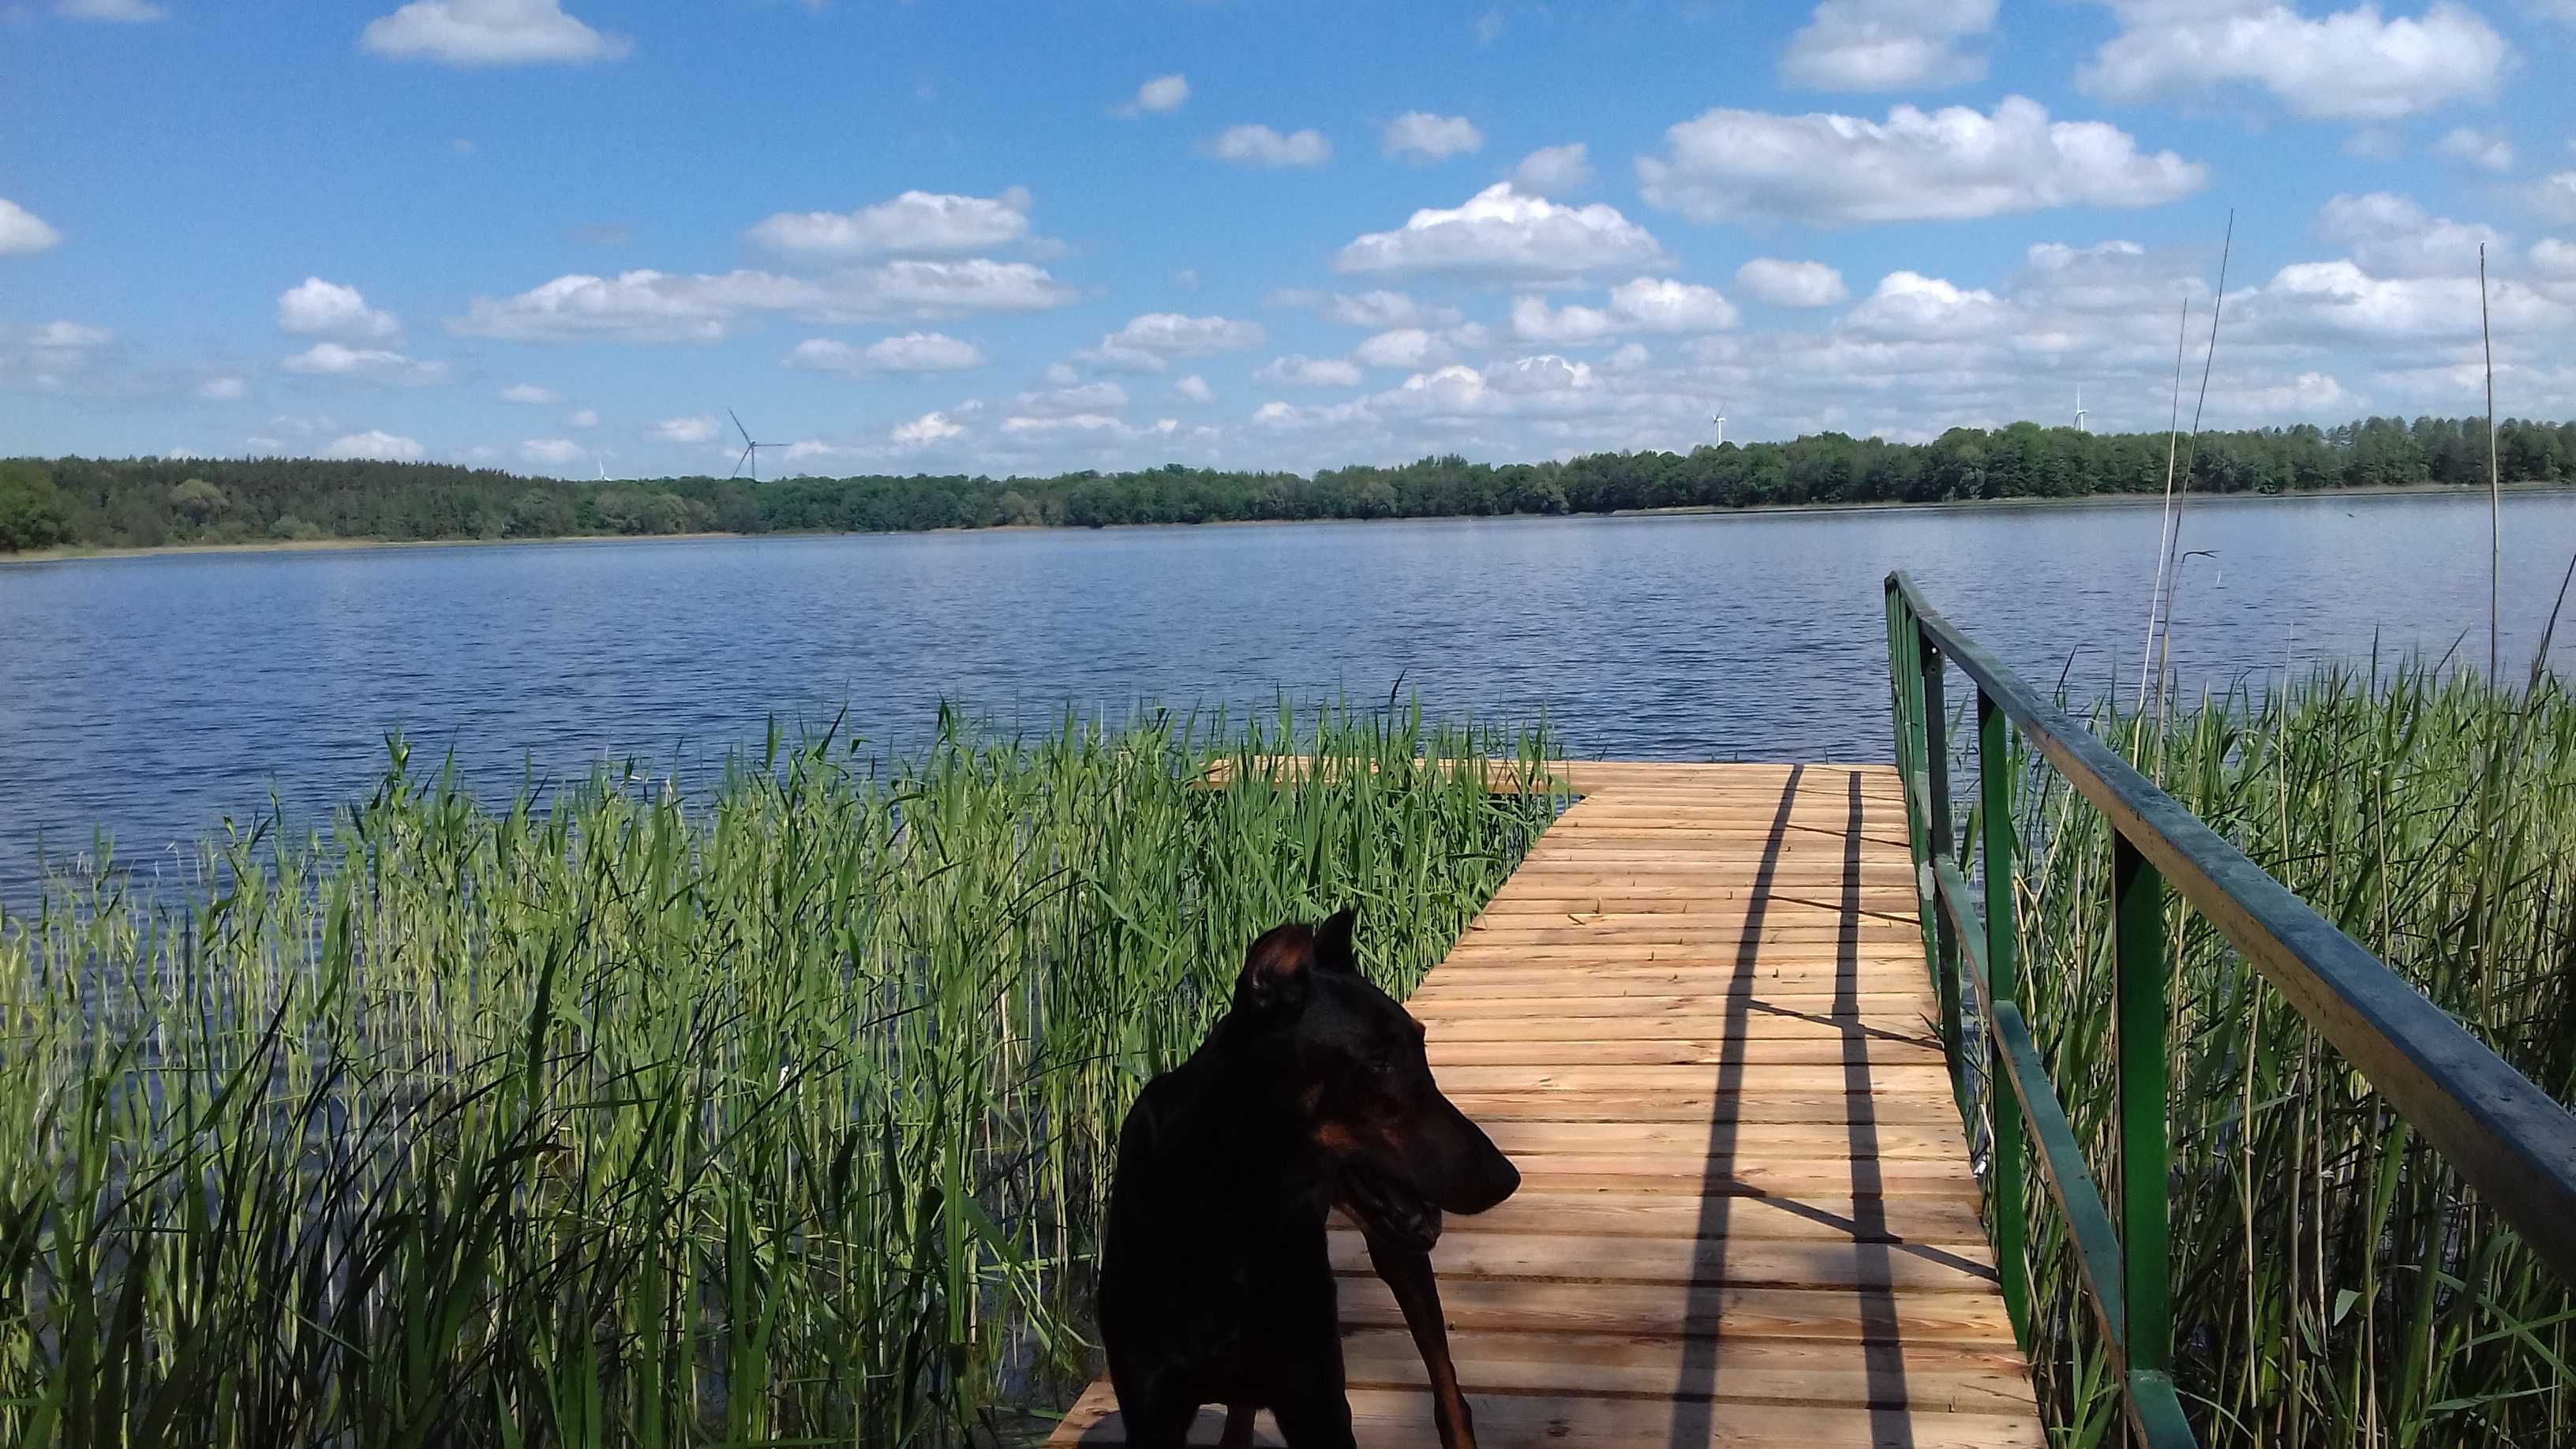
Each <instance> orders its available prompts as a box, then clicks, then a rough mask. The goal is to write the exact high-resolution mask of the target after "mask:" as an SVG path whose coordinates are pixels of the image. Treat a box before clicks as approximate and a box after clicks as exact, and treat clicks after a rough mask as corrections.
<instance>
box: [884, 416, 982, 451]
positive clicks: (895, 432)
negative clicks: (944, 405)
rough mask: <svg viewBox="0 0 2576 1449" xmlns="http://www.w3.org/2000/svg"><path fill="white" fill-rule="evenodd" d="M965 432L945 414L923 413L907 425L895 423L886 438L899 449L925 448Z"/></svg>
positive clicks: (963, 426)
mask: <svg viewBox="0 0 2576 1449" xmlns="http://www.w3.org/2000/svg"><path fill="white" fill-rule="evenodd" d="M965 431H966V427H965V425H964V424H962V423H958V422H955V421H952V420H951V419H950V418H949V416H948V414H946V413H923V414H922V415H921V416H920V417H917V418H914V419H913V420H912V421H911V422H908V423H897V424H895V425H894V427H893V428H892V429H890V430H888V431H887V433H886V438H887V440H888V441H889V442H892V443H893V444H894V445H895V446H897V447H901V448H925V447H928V446H929V445H931V444H932V443H943V442H946V441H947V440H949V439H950V438H954V437H956V436H958V435H959V434H961V433H964V432H965Z"/></svg>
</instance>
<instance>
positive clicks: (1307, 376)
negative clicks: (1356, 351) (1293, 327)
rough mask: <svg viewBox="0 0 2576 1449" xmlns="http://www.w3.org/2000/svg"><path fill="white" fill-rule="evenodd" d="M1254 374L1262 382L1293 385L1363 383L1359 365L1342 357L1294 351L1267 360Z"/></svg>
mask: <svg viewBox="0 0 2576 1449" xmlns="http://www.w3.org/2000/svg"><path fill="white" fill-rule="evenodd" d="M1252 375H1253V377H1254V378H1255V379H1256V380H1258V381H1261V382H1275V383H1281V384H1284V385H1286V386H1289V387H1357V386H1359V385H1360V368H1359V364H1358V363H1356V362H1352V361H1350V360H1349V359H1347V358H1341V357H1307V356H1305V355H1303V354H1302V353H1290V354H1288V355H1287V356H1285V357H1274V358H1272V359H1270V360H1269V361H1268V362H1266V363H1263V364H1262V365H1261V367H1260V368H1259V369H1258V370H1256V371H1255V372H1254V373H1253V374H1252Z"/></svg>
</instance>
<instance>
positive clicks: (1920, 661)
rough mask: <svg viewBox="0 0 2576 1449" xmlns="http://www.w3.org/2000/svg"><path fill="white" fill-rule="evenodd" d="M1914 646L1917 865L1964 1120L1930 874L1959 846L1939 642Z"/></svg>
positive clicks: (1945, 918) (1950, 990)
mask: <svg viewBox="0 0 2576 1449" xmlns="http://www.w3.org/2000/svg"><path fill="white" fill-rule="evenodd" d="M1914 649H1915V659H1916V661H1917V665H1918V669H1919V672H1918V674H1917V676H1916V677H1917V678H1918V679H1919V680H1920V681H1921V684H1920V688H1921V690H1922V694H1921V696H1920V702H1921V708H1922V710H1923V735H1922V743H1923V794H1924V801H1923V814H1924V817H1925V818H1924V828H1925V829H1926V830H1927V831H1928V832H1929V833H1930V835H1931V842H1930V849H1929V851H1928V852H1927V853H1926V854H1925V856H1924V862H1923V871H1922V877H1923V909H1924V911H1925V912H1926V913H1927V914H1928V915H1930V916H1931V918H1932V980H1933V984H1934V986H1935V987H1936V988H1937V989H1938V990H1939V992H1940V994H1941V1050H1942V1055H1943V1056H1944V1057H1946V1058H1947V1059H1948V1061H1949V1064H1950V1094H1951V1095H1952V1096H1954V1097H1956V1098H1957V1099H1958V1101H1959V1115H1960V1118H1961V1120H1962V1122H1963V1124H1964V1121H1965V1119H1966V1117H1967V1112H1968V1088H1967V1080H1968V1078H1967V1068H1966V1066H1965V1065H1964V1063H1963V1062H1962V1061H1961V1058H1960V1053H1961V1052H1962V1051H1963V1050H1964V1049H1965V1048H1964V1047H1963V1045H1962V1044H1961V1042H1960V1040H1959V936H1958V931H1957V928H1956V927H1954V926H1952V925H1951V924H1950V913H1949V912H1947V911H1945V910H1942V909H1941V898H1940V886H1939V885H1938V884H1937V883H1936V882H1935V880H1934V878H1933V875H1932V866H1933V864H1934V862H1936V861H1939V860H1941V859H1943V858H1945V857H1946V858H1951V859H1955V858H1956V857H1957V852H1958V849H1959V837H1958V836H1957V835H1955V834H1953V833H1951V829H1950V742H1949V727H1950V722H1949V711H1948V710H1947V709H1946V708H1945V707H1944V705H1943V703H1942V698H1941V692H1942V671H1941V646H1940V645H1938V644H1935V643H1934V642H1932V640H1931V639H1930V638H1928V637H1926V636H1925V635H1924V633H1923V631H1922V630H1921V629H1920V628H1917V629H1916V630H1915V631H1914Z"/></svg>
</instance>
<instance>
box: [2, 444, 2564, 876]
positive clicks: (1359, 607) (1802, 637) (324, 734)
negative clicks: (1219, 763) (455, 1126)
mask: <svg viewBox="0 0 2576 1449" xmlns="http://www.w3.org/2000/svg"><path fill="white" fill-rule="evenodd" d="M2155 540H2156V508H2155V505H2153V504H2152V503H2150V504H2145V505H2131V504H2119V505H2107V506H2103V505H2096V506H2077V507H2023V508H1986V509H1957V510H1919V509H1918V510H1888V511H1870V512H1852V513H1783V514H1763V515H1702V516H1686V517H1657V518H1621V519H1513V520H1499V521H1450V522H1432V523H1372V524H1351V523H1331V524H1313V525H1298V526H1282V527H1226V528H1198V529H1190V528H1156V529H1128V530H1111V531H1106V532H1014V533H986V534H941V535H930V536H909V537H863V538H771V539H741V540H713V541H687V542H668V543H656V542H618V543H574V544H540V545H495V546H469V547H451V548H428V549H373V550H366V549H353V550H346V551H326V552H306V553H273V554H229V555H212V554H199V555H169V556H163V557H151V558H133V559H103V560H93V561H82V562H68V563H53V564H36V565H21V566H10V567H0V899H6V900H8V901H11V902H15V903H23V902H24V901H25V900H26V897H27V884H28V882H29V881H30V880H31V879H32V878H33V873H34V870H35V860H36V858H37V850H38V846H39V842H41V843H42V846H43V849H44V851H45V852H46V853H47V854H49V855H50V854H58V853H61V852H63V851H66V850H76V849H82V848H85V847H86V846H87V844H88V842H89V840H90V832H91V829H92V827H94V826H97V827H104V828H106V829H108V830H110V831H112V832H113V834H114V836H115V839H116V840H117V842H118V846H119V851H120V853H121V854H122V855H124V856H126V857H128V858H131V859H135V860H137V862H138V864H140V863H145V862H149V861H150V860H152V859H154V858H155V857H156V856H160V855H161V853H163V852H166V850H167V849H168V846H169V843H170V842H172V841H174V840H179V839H183V838H192V837H195V836H197V835H199V834H201V833H202V832H204V831H205V830H207V829H208V828H209V827H211V826H213V825H214V824H215V822H216V821H217V820H219V819H220V818H222V817H224V816H226V815H230V816H232V817H234V818H236V819H245V820H246V819H248V818H249V817H250V815H251V814H253V813H254V812H256V811H257V810H259V809H260V808H262V807H263V806H264V805H265V803H266V802H267V801H268V799H269V798H270V795H271V793H272V792H274V794H275V795H276V796H277V798H279V799H280V800H282V801H284V802H285V803H286V804H287V805H288V806H289V808H290V810H292V811H294V812H297V813H298V814H299V815H300V816H302V817H303V818H308V819H309V818H314V814H315V812H317V811H319V810H324V809H327V808H328V806H329V805H330V804H331V803H332V802H335V801H338V800H341V799H345V798H349V797H352V796H355V795H362V794H363V793H364V792H365V790H366V788H367V786H368V784H369V783H370V781H371V779H372V777H373V775H374V774H375V772H376V771H377V770H378V769H379V768H380V767H381V765H382V764H383V761H384V749H383V738H384V735H385V734H386V732H387V731H389V730H393V729H396V728H400V729H402V730H403V731H405V732H406V733H407V734H408V735H410V736H411V737H412V738H413V739H414V740H415V741H416V742H417V746H418V755H419V756H427V757H433V758H434V757H436V756H438V755H441V754H444V753H446V752H447V751H449V750H453V751H454V753H455V755H456V757H457V759H458V761H459V763H460V764H461V766H462V767H463V768H464V770H465V772H466V774H467V777H468V779H469V780H471V781H473V782H474V783H475V784H476V786H477V788H478V789H481V790H483V791H484V792H486V793H487V794H488V795H490V796H491V797H493V798H500V797H501V796H504V795H506V794H507V792H509V791H510V790H512V789H514V788H515V787H517V786H518V784H519V783H520V782H521V781H522V780H525V779H528V778H530V777H531V776H533V777H535V778H537V779H540V780H544V779H560V778H563V777H566V776H571V775H578V774H580V773H581V772H582V771H584V770H585V769H586V768H587V767H588V766H589V765H590V764H591V763H592V762H595V761H597V760H600V759H601V758H603V757H616V758H629V757H631V758H635V759H637V760H639V761H641V762H643V763H645V764H647V765H650V766H653V767H655V768H657V769H666V770H667V769H670V768H675V767H677V768H683V769H686V768H692V767H694V766H697V765H702V764H704V763H705V762H708V761H712V760H715V759H718V758H720V757H721V755H722V754H723V752H724V751H725V750H726V749H727V748H728V747H730V746H733V745H737V744H741V743H745V742H756V741H757V740H758V738H759V736H760V734H761V732H762V730H763V728H764V726H765V724H766V722H767V721H768V719H769V718H770V717H771V716H773V715H776V716H779V717H781V718H783V719H784V720H786V721H787V722H788V723H790V724H791V725H793V724H795V723H798V722H806V721H825V720H829V719H830V718H831V717H832V716H833V715H835V714H836V713H838V712H840V711H841V710H842V709H843V708H844V707H846V708H847V711H848V721H849V726H850V727H851V728H854V729H856V730H858V731H859V732H861V733H862V734H864V735H865V736H867V737H868V738H869V739H871V740H873V741H878V742H883V743H885V744H888V745H894V746H901V745H903V744H905V743H909V742H917V741H919V740H920V739H921V738H922V737H923V736H924V735H925V734H926V733H927V731H928V730H929V729H930V727H931V726H932V724H933V722H934V720H935V717H936V710H937V705H938V702H939V701H940V700H941V699H943V698H945V699H949V700H953V701H956V702H958V703H959V704H961V705H963V706H965V707H967V708H968V709H970V710H972V711H975V712H978V713H981V714H984V715H986V716H989V717H990V718H992V719H994V720H996V721H998V722H1000V723H1002V724H1004V725H1013V724H1025V725H1026V726H1028V727H1030V728H1031V729H1033V730H1042V729H1044V728H1046V727H1048V725H1049V724H1050V723H1051V722H1052V721H1053V720H1054V719H1055V718H1056V717H1057V716H1058V715H1059V713H1060V712H1061V711H1062V710H1063V709H1064V708H1065V707H1066V706H1067V705H1071V706H1072V707H1074V708H1076V709H1078V710H1081V711H1084V712H1087V713H1105V714H1110V715H1124V714H1126V713H1127V712H1128V711H1129V710H1130V709H1132V708H1133V707H1134V706H1136V705H1137V704H1138V703H1139V702H1142V701H1154V702H1160V703H1165V704H1172V705H1192V704H1200V705H1205V704H1216V703H1224V704H1227V705H1229V706H1231V707H1233V708H1235V709H1237V710H1240V709H1242V708H1243V707H1246V706H1253V707H1266V706H1268V705H1269V704H1270V703H1271V702H1272V701H1274V700H1275V699H1277V698H1278V697H1279V696H1280V695H1282V694H1283V693H1284V694H1285V695H1286V696H1287V697H1288V698H1290V699H1293V700H1297V701H1313V700H1316V699H1319V698H1331V697H1336V696H1341V695H1347V696H1348V697H1349V698H1350V699H1352V700H1353V701H1356V702H1363V703H1367V702H1376V701H1381V700H1383V699H1385V698H1386V696H1387V692H1388V690H1389V689H1390V688H1391V687H1393V686H1394V685H1395V684H1396V682H1397V681H1398V680H1399V679H1401V680H1402V681H1403V685H1404V687H1405V689H1406V690H1408V691H1419V692H1420V694H1421V696H1422V699H1423V701H1424V704H1425V706H1426V708H1427V709H1428V710H1429V711H1430V712H1432V713H1433V714H1436V715H1446V716H1453V717H1454V716H1461V715H1469V714H1472V715H1475V716H1477V717H1479V718H1490V719H1498V720H1506V721H1512V720H1521V719H1528V718H1535V717H1537V716H1538V715H1540V714H1542V713H1544V714H1545V715H1546V717H1547V718H1548V719H1550V720H1551V721H1552V722H1553V723H1554V724H1555V725H1556V727H1557V728H1558V729H1559V731H1560V732H1561V733H1562V735H1563V737H1564V738H1565V740H1566V742H1567V743H1568V745H1569V746H1570V747H1572V748H1573V749H1574V750H1576V751H1578V752H1580V753H1585V754H1603V755H1611V756H1623V755H1624V756H1639V757H1662V758H1705V759H1735V758H1746V759H1778V758H1805V759H1881V758H1886V757H1887V756H1888V755H1889V753H1890V747H1889V743H1888V721H1887V701H1886V663H1885V645H1884V639H1885V634H1884V628H1883V624H1882V613H1881V596H1880V580H1881V578H1882V577H1883V576H1884V575H1885V574H1886V572H1887V571H1888V570H1889V569H1890V568H1893V567H1900V566H1901V567H1904V568H1907V569H1910V570H1912V571H1913V573H1914V575H1915V577H1916V578H1917V579H1918V580H1919V581H1920V582H1921V583H1922V585H1923V586H1924V588H1925V590H1926V591H1927V593H1928V595H1929V597H1930V598H1931V600H1932V601H1933V603H1934V605H1935V606H1936V607H1938V608H1940V609H1941V610H1942V611H1943V612H1944V613H1946V614H1948V615H1949V617H1950V618H1951V619H1952V620H1953V621H1955V622H1957V623H1959V624H1961V625H1962V626H1964V627H1966V628H1967V629H1969V631H1970V632H1971V633H1973V634H1974V635H1975V636H1976V637H1978V638H1979V639H1981V640H1982V641H1984V642H1985V643H1986V644H1987V645H1988V647H1989V648H1991V649H1993V650H1994V651H1995V652H1996V653H1997V654H1999V655H2000V656H2002V657H2003V659H2004V660H2005V661H2006V662H2007V663H2010V664H2012V665H2014V666H2016V667H2017V668H2020V669H2021V670H2023V671H2024V672H2025V674H2026V675H2027V676H2028V677H2030V678H2032V679H2033V680H2034V681H2035V682H2038V683H2040V684H2042V685H2053V684H2054V683H2055V682H2056V681H2057V680H2058V679H2059V678H2060V677H2061V675H2063V676H2065V677H2066V678H2067V679H2068V681H2069V683H2070V686H2071V687H2072V688H2073V689H2075V690H2076V692H2077V693H2079V694H2098V693H2099V692H2100V691H2101V690H2102V689H2103V688H2105V687H2107V686H2109V685H2110V683H2111V682H2112V681H2114V680H2120V681H2124V682H2123V683H2122V684H2121V685H2120V688H2121V689H2122V691H2123V692H2124V694H2125V692H2127V691H2129V690H2132V689H2134V688H2135V686H2136V681H2137V668H2138V651H2139V648H2140V646H2141V643H2142V642H2143V635H2144V629H2145V608H2146V596H2147V587H2148V578H2149V575H2150V574H2151V573H2152V571H2153V566H2154V554H2155ZM2184 547H2185V548H2187V549H2192V550H2201V549H2208V550H2214V551H2215V556H2214V557H2198V558H2192V559H2190V560H2188V561H2187V563H2186V564H2185V566H2184V569H2183V572H2182V583H2181V593H2180V602H2179V606H2178V609H2177V612H2176V621H2175V629H2174V635H2175V638H2174V649H2175V655H2176V665H2177V668H2178V669H2179V671H2180V672H2181V673H2182V675H2183V676H2184V678H2185V679H2186V680H2187V681H2189V682H2190V684H2191V686H2192V687H2195V688H2196V687H2198V686H2199V685H2200V684H2202V683H2208V682H2222V683H2223V682H2225V681H2226V680H2229V679H2232V678H2235V677H2238V676H2240V675H2246V674H2251V675H2254V676H2257V677H2258V678H2259V677H2260V676H2263V675H2267V674H2268V675H2272V676H2277V674H2278V672H2279V671H2280V670H2281V668H2282V667H2283V665H2284V664H2285V662H2286V663H2288V664H2289V665H2292V666H2294V667H2295V666H2300V665H2304V664H2306V663H2309V662H2313V661H2318V660H2327V659H2352V658H2359V657H2363V656H2366V655H2368V654H2369V652H2370V651H2371V649H2372V648H2373V645H2374V642H2376V643H2377V645H2378V646H2379V648H2380V649H2381V651H2382V652H2383V654H2384V655H2392V656H2393V655H2394V654H2396V653H2399V652H2402V651H2405V650H2419V651H2424V652H2427V653H2430V654H2434V655H2440V654H2442V653H2443V652H2445V651H2446V650H2449V649H2451V648H2452V646H2453V645H2454V643H2455V642H2458V641H2461V639H2462V636H2463V635H2464V634H2465V635H2466V636H2467V638H2466V640H2465V642H2459V658H2460V660H2462V661H2463V662H2475V663H2477V664H2480V665H2483V663H2484V659H2485V652H2486V615H2487V570H2486V559H2487V507H2486V502H2485V500H2484V499H2483V498H2475V497H2461V496H2446V497H2422V496H2416V497H2358V498H2309V499H2290V500H2254V499H2249V500H2239V501H2225V502H2210V501H2200V502H2195V503H2194V504H2193V505H2192V506H2191V509H2190V512H2189V514H2188V517H2187V520H2186V523H2185V540H2184ZM2571 554H2576V494H2570V493H2526V494H2522V495H2519V496H2514V497H2510V498H2508V499H2507V500H2506V502H2505V569H2504V611H2503V612H2504V631H2503V632H2504V657H2505V659H2506V660H2507V661H2508V665H2509V667H2512V668H2515V669H2521V668H2527V667H2528V664H2529V661H2530V654H2531V650H2532V649H2533V647H2534V646H2535V644H2536V642H2537V640H2538V637H2539V633H2540V630H2541V627H2542V625H2543V623H2544V622H2545V620H2546V618H2547V615H2548V612H2549V608H2550V604H2551V601H2552V599H2553V598H2554V597H2555V595H2556V592H2557V588H2558V583H2559V577H2560V574H2561V572H2562V571H2563V570H2564V569H2565V568H2566V566H2567V562H2568V559H2569V557H2570V556H2571ZM2562 637H2563V638H2565V639H2567V641H2568V643H2569V645H2570V646H2571V647H2576V622H2571V627H2570V628H2569V629H2568V630H2565V631H2562ZM164 858H166V857H164Z"/></svg>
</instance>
